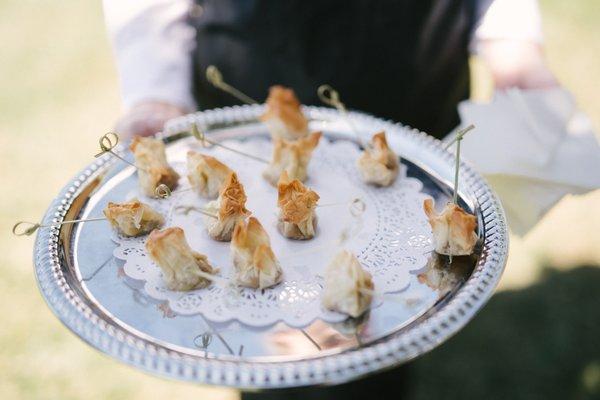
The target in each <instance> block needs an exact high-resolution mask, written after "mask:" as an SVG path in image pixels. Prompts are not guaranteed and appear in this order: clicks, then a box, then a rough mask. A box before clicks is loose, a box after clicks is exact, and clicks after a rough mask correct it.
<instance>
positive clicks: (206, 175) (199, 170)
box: [187, 151, 233, 199]
mask: <svg viewBox="0 0 600 400" xmlns="http://www.w3.org/2000/svg"><path fill="white" fill-rule="evenodd" d="M187 170H188V180H189V181H190V185H192V187H193V188H194V190H195V191H196V192H197V193H198V194H199V195H200V196H202V197H206V198H209V199H214V198H215V197H217V196H218V195H219V190H220V189H221V186H222V185H223V183H224V182H225V179H227V177H228V176H229V174H230V173H231V172H233V171H232V170H231V169H229V167H228V166H227V165H225V164H223V163H222V162H220V161H219V160H217V159H216V158H214V157H211V156H207V155H204V154H200V153H196V152H195V151H188V153H187Z"/></svg>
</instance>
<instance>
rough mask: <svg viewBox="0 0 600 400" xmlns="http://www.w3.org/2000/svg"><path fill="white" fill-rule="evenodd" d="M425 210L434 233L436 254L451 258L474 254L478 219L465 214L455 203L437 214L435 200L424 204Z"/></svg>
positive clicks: (449, 204) (426, 201) (428, 200)
mask: <svg viewBox="0 0 600 400" xmlns="http://www.w3.org/2000/svg"><path fill="white" fill-rule="evenodd" d="M423 209H424V210H425V214H426V215H427V218H428V219H429V225H431V230H432V231H433V245H434V248H435V252H436V253H438V254H445V255H449V256H465V255H469V254H471V253H472V252H473V248H474V247H475V243H476V242H477V233H475V228H476V227H477V217H475V216H474V215H471V214H469V213H467V212H465V211H464V210H463V209H462V208H460V207H459V206H457V205H456V204H454V203H448V204H446V207H444V209H443V210H442V212H441V213H439V214H438V213H437V212H436V211H435V208H434V203H433V200H431V199H427V200H425V201H424V202H423Z"/></svg>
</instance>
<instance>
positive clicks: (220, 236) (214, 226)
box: [204, 172, 250, 242]
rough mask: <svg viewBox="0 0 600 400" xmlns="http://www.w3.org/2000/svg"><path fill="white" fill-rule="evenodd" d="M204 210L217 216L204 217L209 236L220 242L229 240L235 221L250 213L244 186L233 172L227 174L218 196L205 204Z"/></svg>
mask: <svg viewBox="0 0 600 400" xmlns="http://www.w3.org/2000/svg"><path fill="white" fill-rule="evenodd" d="M206 211H207V212H208V213H212V214H216V215H217V218H213V217H210V216H206V217H204V221H205V222H206V227H207V229H208V234H209V235H210V237H212V238H213V239H215V240H219V241H222V242H228V241H230V240H231V234H232V233H233V229H234V228H235V225H236V223H237V222H238V221H239V220H243V219H245V218H246V217H247V216H248V215H250V211H248V210H247V209H246V193H245V192H244V186H242V184H241V183H240V181H239V180H238V177H237V175H236V174H235V172H231V173H230V174H229V175H228V177H227V179H226V180H225V182H224V183H223V186H222V187H221V192H220V193H219V197H218V198H217V199H216V200H213V201H211V202H209V203H208V204H207V205H206Z"/></svg>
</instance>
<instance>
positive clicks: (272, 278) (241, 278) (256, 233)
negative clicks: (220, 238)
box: [231, 217, 283, 289]
mask: <svg viewBox="0 0 600 400" xmlns="http://www.w3.org/2000/svg"><path fill="white" fill-rule="evenodd" d="M231 255H232V258H233V265H234V266H235V271H236V275H235V279H236V282H237V284H238V285H240V286H245V287H250V288H255V289H264V288H268V287H271V286H274V285H276V284H278V283H279V282H281V279H282V275H283V274H282V271H281V266H280V265H279V261H277V258H275V254H273V250H271V242H270V240H269V235H268V234H267V232H266V231H265V229H264V228H263V227H262V225H261V224H260V222H258V220H257V219H256V218H254V217H250V218H248V222H245V221H243V220H241V221H239V222H238V223H237V225H236V226H235V230H234V231H233V238H232V239H231Z"/></svg>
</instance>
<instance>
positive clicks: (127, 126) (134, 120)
mask: <svg viewBox="0 0 600 400" xmlns="http://www.w3.org/2000/svg"><path fill="white" fill-rule="evenodd" d="M186 111H187V110H185V109H183V108H181V107H178V106H176V105H173V104H170V103H166V102H161V101H145V102H142V103H138V104H136V105H135V106H133V107H132V108H131V109H130V110H129V111H127V112H126V113H125V114H124V115H123V116H122V117H121V118H120V119H119V120H118V121H117V123H116V126H115V131H116V132H117V133H118V134H119V136H121V137H122V138H123V139H129V138H132V137H133V136H150V135H154V134H155V133H156V132H160V131H162V130H163V127H164V124H165V122H166V121H167V120H169V119H171V118H175V117H179V116H181V115H183V114H185V113H186Z"/></svg>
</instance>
